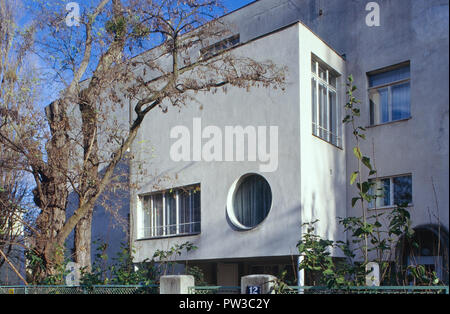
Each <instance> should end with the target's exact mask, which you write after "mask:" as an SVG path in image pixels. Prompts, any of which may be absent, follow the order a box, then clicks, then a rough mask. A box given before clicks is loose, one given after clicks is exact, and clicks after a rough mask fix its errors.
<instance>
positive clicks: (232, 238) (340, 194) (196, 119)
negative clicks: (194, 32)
mask: <svg viewBox="0 0 450 314" xmlns="http://www.w3.org/2000/svg"><path fill="white" fill-rule="evenodd" d="M368 2H369V1H363V0H361V1H348V0H333V1H317V0H291V1H288V0H260V1H255V2H253V3H251V4H250V5H248V6H246V7H244V8H242V9H240V10H237V11H235V12H232V13H230V14H228V15H227V16H225V17H224V19H225V20H226V21H228V22H231V23H233V25H234V28H233V31H234V33H235V37H234V44H236V47H235V48H234V49H233V51H232V53H234V54H236V55H243V56H248V57H251V58H254V59H256V60H261V61H263V60H267V59H270V60H272V61H273V62H275V63H276V64H278V65H286V66H287V67H288V73H287V88H286V90H285V91H277V90H270V89H252V90H251V91H250V92H246V91H245V90H240V89H237V88H229V89H228V92H227V93H222V92H218V93H217V94H198V97H197V101H198V102H196V103H192V105H190V106H187V107H183V108H181V109H180V110H169V112H168V113H162V112H156V111H155V112H154V113H152V114H151V115H149V116H148V117H146V120H145V121H144V124H143V126H142V128H141V130H140V132H139V136H138V138H137V139H136V141H135V143H134V145H133V147H132V152H133V153H134V154H135V156H136V159H135V160H136V161H137V162H138V163H139V161H142V160H149V162H148V163H147V164H146V165H145V167H146V168H145V170H146V172H147V173H148V174H149V176H148V177H139V178H134V179H139V180H140V181H142V183H143V184H142V185H141V187H140V188H139V189H138V190H133V191H132V192H131V209H130V216H131V243H132V245H133V246H134V247H135V248H136V249H137V250H136V255H135V261H136V262H140V261H143V260H145V259H146V258H151V257H152V256H153V253H154V251H155V250H157V249H163V250H164V249H169V248H170V247H172V246H173V245H174V244H181V243H184V242H186V241H189V242H192V243H194V244H195V245H196V246H197V247H198V249H197V250H195V251H192V252H189V253H188V254H183V255H182V256H180V257H179V258H178V261H180V262H185V261H188V263H189V265H197V266H199V267H201V268H202V269H203V271H204V272H205V275H206V278H207V280H208V281H209V282H210V283H214V284H217V285H224V286H237V285H239V278H240V277H241V276H243V275H246V274H251V273H261V272H266V273H267V272H268V273H272V274H275V275H278V274H279V273H280V272H281V271H282V270H283V269H286V270H288V271H289V272H291V273H292V272H294V271H295V268H296V266H295V265H296V263H297V257H298V251H297V248H296V244H297V242H298V241H299V240H300V238H301V224H302V223H305V222H311V221H314V220H316V219H319V222H318V225H317V227H318V229H317V232H318V233H319V234H320V235H321V236H323V237H324V238H327V239H330V240H345V239H346V235H345V233H344V232H343V230H342V228H341V226H340V225H339V224H338V217H345V216H355V215H359V212H358V209H353V208H352V206H351V199H352V198H353V197H354V194H355V191H356V190H355V188H354V187H353V186H350V185H349V178H350V175H351V173H352V172H353V171H355V169H356V167H357V166H356V161H355V158H354V155H353V147H354V144H355V143H354V141H353V138H352V134H351V132H350V130H349V129H348V128H345V127H344V126H343V125H342V122H341V121H342V119H343V114H344V113H343V107H344V104H345V101H346V98H345V96H346V95H345V84H346V77H347V75H349V74H352V75H353V77H354V80H355V85H357V86H358V92H357V96H358V98H359V99H361V100H362V103H361V119H360V123H361V124H362V125H363V126H366V127H367V131H366V135H367V140H366V141H364V142H363V144H362V151H363V152H365V154H366V155H368V156H370V157H373V156H375V162H376V167H377V170H378V177H379V179H380V185H382V186H384V187H385V188H386V191H388V192H389V193H386V194H385V197H384V199H379V200H378V207H381V208H382V210H383V211H385V212H388V211H389V210H391V209H392V208H393V206H394V204H396V203H398V202H400V201H402V202H403V201H405V202H408V203H409V210H410V212H411V215H412V221H413V227H414V228H415V229H416V231H417V232H416V234H417V237H418V238H419V241H421V243H422V244H423V248H424V250H422V252H419V253H418V258H419V263H422V264H427V265H429V267H432V268H435V269H436V270H437V272H438V274H439V275H440V276H441V278H443V279H448V227H449V222H448V221H449V219H448V210H449V197H448V183H449V170H448V136H449V125H448V112H449V106H448V103H449V102H448V100H449V93H448V81H449V79H448V56H449V51H448V44H449V40H448V0H427V1H425V0H423V1H419V0H418V1H388V0H380V1H377V3H378V4H379V9H380V11H379V13H380V21H379V22H380V26H374V25H372V24H373V23H375V22H376V19H375V22H374V20H373V19H372V20H370V21H367V16H368V15H369V16H370V14H372V13H374V12H375V13H376V12H377V11H376V10H375V11H373V9H371V8H368V9H370V10H366V9H367V7H366V5H367V3H368ZM371 21H372V24H371ZM375 24H376V23H375ZM233 132H234V133H233ZM219 135H221V136H222V137H223V138H226V137H227V135H228V136H229V137H228V139H234V140H235V141H231V142H232V143H233V144H234V145H233V146H227V145H225V146H223V147H222V146H221V145H220V146H221V147H222V152H217V151H214V154H213V153H211V150H209V149H210V148H211V146H208V143H209V145H211V144H214V143H213V142H214V141H213V140H212V139H213V138H215V139H216V140H217V139H218V136H219ZM231 135H234V136H235V137H231ZM188 136H189V140H190V142H189V145H190V148H191V151H190V152H188V157H189V158H183V156H178V157H179V158H178V159H177V158H173V156H174V153H177V152H179V150H177V148H179V147H178V146H177V145H179V144H180V143H181V142H180V141H181V139H182V138H187V137H188ZM245 139H246V140H245ZM225 142H226V143H229V142H230V141H228V142H227V141H225ZM256 142H257V145H256ZM220 143H221V142H220ZM236 143H238V144H236ZM239 143H240V144H244V143H245V144H246V150H245V151H244V152H243V155H242V156H241V155H239V153H238V154H237V155H235V153H236V150H237V149H239V148H240V147H242V146H240V145H239ZM253 143H255V146H253V145H252V144H253ZM213 146H214V145H213ZM215 147H216V148H217V147H218V146H215ZM230 148H234V152H231V150H230ZM202 149H203V154H202ZM208 152H209V154H208ZM232 153H234V154H232ZM175 155H176V154H175ZM183 160H184V161H183ZM231 160H233V161H231ZM131 173H132V176H136V174H137V173H138V172H137V170H136V169H135V168H134V165H133V164H132V165H131ZM437 238H439V239H440V240H441V244H440V245H439V247H440V251H439V252H437V253H436V252H435V249H436V246H437V245H436V239H437ZM339 254H340V253H339V252H333V255H334V256H336V257H338V256H339ZM398 254H400V255H402V256H403V255H404V256H405V259H407V255H408V254H407V252H400V251H399V252H398ZM436 261H437V262H436ZM406 262H408V261H406Z"/></svg>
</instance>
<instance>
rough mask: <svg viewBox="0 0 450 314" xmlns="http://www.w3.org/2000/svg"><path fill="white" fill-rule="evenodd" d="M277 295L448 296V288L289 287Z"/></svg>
mask: <svg viewBox="0 0 450 314" xmlns="http://www.w3.org/2000/svg"><path fill="white" fill-rule="evenodd" d="M274 292H275V293H278V294H449V287H448V286H380V287H364V286H361V287H345V288H334V289H330V288H328V287H317V286H305V287H299V286H290V287H285V288H284V289H282V290H281V291H274Z"/></svg>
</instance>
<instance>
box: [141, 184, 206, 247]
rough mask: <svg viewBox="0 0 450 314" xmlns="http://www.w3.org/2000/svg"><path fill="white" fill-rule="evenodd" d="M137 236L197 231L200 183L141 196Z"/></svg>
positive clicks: (186, 233) (182, 233) (194, 232)
mask: <svg viewBox="0 0 450 314" xmlns="http://www.w3.org/2000/svg"><path fill="white" fill-rule="evenodd" d="M138 217H139V221H138V225H139V230H138V238H141V239H142V238H154V237H164V236H176V235H189V234H196V233H200V185H192V186H187V187H181V188H176V189H171V190H169V191H163V192H156V193H153V194H151V195H145V196H142V197H141V210H140V212H139V215H138Z"/></svg>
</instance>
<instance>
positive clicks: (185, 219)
mask: <svg viewBox="0 0 450 314" xmlns="http://www.w3.org/2000/svg"><path fill="white" fill-rule="evenodd" d="M179 198H180V227H179V228H180V233H187V232H189V223H190V220H189V208H190V199H189V191H186V190H180V192H179Z"/></svg>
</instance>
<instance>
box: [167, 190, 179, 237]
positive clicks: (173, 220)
mask: <svg viewBox="0 0 450 314" xmlns="http://www.w3.org/2000/svg"><path fill="white" fill-rule="evenodd" d="M165 199H166V233H167V234H168V235H171V234H176V233H177V195H176V193H173V192H172V193H171V192H167V193H166V194H165Z"/></svg>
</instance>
